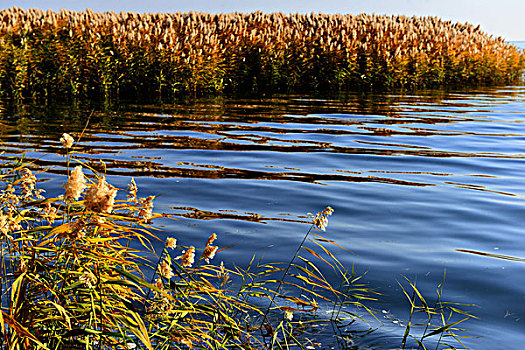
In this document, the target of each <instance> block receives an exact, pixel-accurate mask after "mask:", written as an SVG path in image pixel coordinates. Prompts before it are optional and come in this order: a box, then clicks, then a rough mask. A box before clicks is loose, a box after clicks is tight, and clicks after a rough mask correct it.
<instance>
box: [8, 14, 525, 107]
mask: <svg viewBox="0 0 525 350" xmlns="http://www.w3.org/2000/svg"><path fill="white" fill-rule="evenodd" d="M523 66H524V54H523V51H521V50H519V49H518V48H516V47H515V46H513V45H511V44H509V43H507V42H505V41H504V40H503V39H502V38H501V37H493V36H491V35H488V34H486V33H484V32H482V31H481V30H480V28H479V26H477V27H476V26H474V25H471V24H468V23H465V24H461V23H453V22H450V21H443V20H441V19H439V18H436V17H405V16H386V15H374V14H372V15H366V14H360V15H342V14H336V15H324V14H313V13H312V14H291V15H285V14H282V13H271V14H264V13H261V12H254V13H249V14H242V13H232V14H209V13H196V12H190V13H147V14H140V13H131V12H127V13H124V12H121V13H119V14H117V13H113V12H104V13H95V12H93V11H91V10H86V11H82V12H75V11H67V10H61V11H60V12H53V11H50V10H47V11H43V10H38V9H30V10H22V9H19V8H10V9H5V10H2V11H0V93H2V94H3V95H7V96H12V97H15V98H22V97H29V96H49V95H60V96H64V95H66V96H73V97H74V96H95V97H100V96H102V97H116V96H139V97H141V96H146V97H159V98H166V97H170V96H176V95H179V94H185V93H193V94H202V93H212V94H218V93H224V92H246V91H255V92H274V91H312V90H324V89H329V90H336V89H355V88H358V89H370V88H375V89H382V88H398V87H400V88H405V87H406V88H424V87H435V86H450V85H474V84H507V83H510V82H513V81H516V80H517V79H519V78H520V74H521V71H522V68H523Z"/></svg>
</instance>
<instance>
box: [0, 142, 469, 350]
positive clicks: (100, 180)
mask: <svg viewBox="0 0 525 350" xmlns="http://www.w3.org/2000/svg"><path fill="white" fill-rule="evenodd" d="M81 136H82V134H81V135H80V137H81ZM80 137H79V138H80ZM60 142H61V143H62V145H63V147H59V143H58V141H55V143H56V145H57V152H58V153H60V154H62V155H63V156H64V157H65V158H66V159H67V163H68V173H67V177H65V178H64V180H65V181H64V184H63V188H64V190H63V192H62V194H61V195H60V196H58V197H56V198H50V197H46V196H45V195H44V194H45V191H44V190H42V189H39V188H38V186H37V184H38V180H37V177H36V175H38V173H37V174H34V173H33V171H35V170H36V171H38V172H44V171H45V169H38V168H37V167H36V166H35V165H34V164H30V163H24V162H23V161H22V160H21V159H18V160H15V161H13V163H11V164H9V166H8V164H3V166H2V169H1V172H0V238H1V239H0V245H1V253H2V256H1V263H0V288H1V290H2V295H1V298H0V303H1V304H0V348H1V349H12V350H22V349H23V350H26V349H42V350H59V349H86V350H89V349H144V350H145V349H148V350H153V349H155V350H171V349H191V348H195V349H247V350H250V349H252V350H256V349H261V350H264V349H302V350H314V349H320V348H325V347H326V346H331V347H332V348H336V347H337V348H338V349H350V348H352V349H353V348H354V346H353V343H354V338H356V337H358V336H359V332H360V331H359V330H355V329H354V327H355V328H357V329H359V326H358V324H359V321H362V324H366V320H365V319H363V317H361V316H360V315H359V314H361V315H363V314H366V313H367V312H368V313H369V315H370V318H371V317H374V318H376V317H377V316H375V315H374V313H373V311H371V310H370V309H369V308H368V306H367V305H366V304H368V303H369V302H372V301H374V300H376V297H377V296H378V293H377V292H375V291H373V290H372V289H371V288H370V287H368V286H367V285H366V284H365V283H364V282H362V277H363V276H361V275H358V274H357V272H356V269H355V268H354V267H353V266H352V268H351V269H348V268H346V267H345V266H343V264H341V263H340V262H339V260H338V259H337V257H336V256H335V255H334V254H333V253H332V252H331V251H330V249H329V248H330V247H333V248H334V249H336V248H337V249H338V250H339V251H340V250H341V248H342V247H340V246H339V245H337V243H335V242H333V241H332V240H330V239H327V238H325V237H323V235H324V231H325V230H326V227H327V225H328V218H329V216H330V215H332V213H333V211H334V210H333V209H332V208H331V207H326V209H324V210H322V211H321V212H319V213H317V214H316V215H313V214H310V216H311V223H310V227H309V229H308V230H307V232H306V234H305V235H304V238H303V240H302V242H300V243H299V244H298V248H297V250H296V252H295V254H294V255H293V256H289V257H287V259H289V261H281V262H271V263H263V262H262V260H257V259H256V258H255V256H254V257H253V258H252V260H251V262H250V263H249V264H248V266H247V267H239V266H236V265H235V264H234V263H232V262H226V264H223V262H222V261H221V262H220V263H219V262H218V261H219V258H220V254H221V251H222V250H224V249H225V248H222V249H221V248H220V246H219V245H216V244H217V242H220V239H221V238H220V235H217V234H215V233H212V234H211V235H210V236H209V238H208V240H207V241H206V243H205V244H196V242H180V241H178V240H177V239H176V234H173V233H168V234H166V233H163V235H164V236H166V238H163V239H160V238H159V237H158V236H157V235H159V236H160V235H161V230H160V229H158V228H157V227H156V226H155V224H154V222H155V220H156V219H159V218H161V217H162V218H169V215H167V214H157V213H154V212H153V203H154V200H155V196H148V197H145V198H141V197H140V196H139V188H138V187H137V184H136V183H135V181H134V180H133V178H132V179H131V181H130V184H129V186H128V188H127V190H123V189H118V188H115V187H114V186H112V185H111V184H109V183H108V182H107V181H106V177H105V174H104V173H103V172H102V173H101V172H97V171H96V170H94V169H93V168H92V167H90V166H89V165H87V164H85V163H83V162H82V160H81V159H78V158H76V157H75V152H76V151H77V147H76V145H77V143H75V139H74V138H73V137H72V136H70V135H69V134H63V136H62V138H61V139H60ZM30 168H31V169H33V170H30ZM84 172H86V174H85V173H84ZM122 192H125V194H123V193H122ZM119 193H120V195H119ZM159 241H160V246H161V247H160V249H159V248H157V252H156V251H155V246H157V247H158V246H159ZM155 242H156V243H157V244H154V243H155ZM190 244H194V245H190ZM343 250H345V249H343ZM156 253H160V254H156ZM325 275H330V276H331V278H330V279H327V278H325ZM334 277H335V279H336V281H335V283H334V282H333V281H331V280H332V279H333V278H334ZM443 283H444V278H443V281H442V282H441V283H440V284H439V286H438V288H437V290H436V293H437V298H434V299H432V300H430V299H425V298H424V297H423V296H422V294H421V293H420V292H419V291H418V289H417V288H416V285H415V283H413V282H411V281H410V280H408V279H406V278H405V281H403V283H399V286H400V288H401V289H402V292H403V293H404V294H405V295H406V297H407V300H408V306H409V311H408V312H407V321H406V326H405V329H404V333H403V335H399V342H400V344H401V349H404V348H405V346H406V347H408V348H410V347H412V348H415V346H416V345H418V346H419V347H421V348H423V349H424V348H425V345H427V346H434V345H435V346H436V349H437V348H443V347H451V346H452V347H453V348H455V347H454V346H453V345H450V344H458V345H461V347H462V348H464V346H463V345H462V343H461V338H463V335H462V333H463V331H464V330H463V329H462V328H460V327H461V324H462V323H463V322H464V321H466V320H468V319H470V318H472V317H473V316H471V315H469V314H467V313H465V312H464V311H461V310H460V308H459V306H458V305H457V304H454V303H450V302H447V301H446V300H444V299H443V298H442V293H443ZM463 306H465V305H463ZM358 310H361V312H360V311H358ZM356 321H357V323H355V322H356ZM378 321H379V320H378ZM369 327H370V329H368V330H365V331H363V332H362V333H363V336H366V335H367V334H369V333H371V332H373V331H374V330H373V329H372V326H369ZM361 328H362V327H361ZM323 329H327V330H328V331H327V332H328V333H330V334H328V335H327V336H326V337H324V338H323V333H322V330H323ZM349 344H350V345H349ZM423 344H425V345H423Z"/></svg>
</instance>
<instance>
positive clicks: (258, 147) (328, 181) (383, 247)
mask: <svg viewBox="0 0 525 350" xmlns="http://www.w3.org/2000/svg"><path fill="white" fill-rule="evenodd" d="M524 98H525V89H524V88H522V87H509V88H505V89H493V90H480V91H474V92H469V93H465V92H444V91H440V92H426V93H420V94H417V95H415V94H414V95H394V94H390V95H380V94H377V95H374V94H348V95H342V96H337V97H326V98H324V99H320V98H310V97H305V96H288V95H283V96H277V97H273V98H262V99H225V98H224V99H223V98H221V99H202V100H198V101H192V102H190V103H188V102H186V103H180V104H172V105H161V106H159V105H133V104H122V105H119V106H113V107H111V108H106V109H105V110H104V109H98V108H95V109H93V108H91V107H86V106H82V105H73V106H71V105H58V104H57V105H48V106H36V105H25V106H16V107H14V106H10V105H9V104H7V103H4V104H3V105H2V106H1V123H2V126H1V127H0V133H1V134H0V139H1V148H2V150H3V151H4V153H3V154H1V155H0V158H1V159H3V160H6V159H8V158H9V157H12V156H20V155H21V154H25V155H24V157H25V160H26V161H29V162H33V164H34V166H35V167H38V168H40V169H48V168H49V170H48V171H47V172H46V173H42V174H40V175H39V180H40V181H41V182H42V186H43V187H44V188H46V190H47V191H48V192H50V194H55V193H56V194H60V193H61V191H62V189H61V185H62V182H63V181H64V177H63V176H62V175H64V174H65V173H66V158H65V157H64V154H63V152H64V150H63V149H62V148H61V147H60V142H59V139H60V136H61V134H62V133H63V132H70V133H72V134H73V135H74V136H75V137H78V135H80V133H81V132H82V130H83V128H84V126H85V122H86V120H87V118H88V116H90V115H91V114H92V116H91V118H90V123H89V125H88V127H87V129H86V131H85V132H84V134H83V135H82V138H81V140H80V142H79V143H78V145H77V147H78V148H77V151H78V152H79V154H78V156H77V158H79V159H83V160H84V161H85V162H86V163H87V164H89V165H90V166H91V167H93V168H94V169H97V170H99V171H102V170H104V169H105V172H106V173H107V174H108V179H110V182H111V183H112V184H115V185H117V186H119V187H120V188H123V189H125V188H126V186H127V183H129V180H130V177H134V178H135V180H136V181H137V183H138V185H139V190H142V191H144V194H146V193H147V194H156V195H158V198H157V200H156V202H155V208H156V210H159V211H168V212H171V213H173V214H174V215H176V216H178V217H179V218H180V221H177V222H173V221H161V222H160V224H161V225H163V226H164V228H165V229H166V230H167V231H168V232H169V233H175V234H176V236H177V237H179V238H181V239H184V240H185V241H191V240H192V239H195V240H203V239H204V240H205V239H206V237H207V236H208V235H209V234H210V233H211V232H217V233H219V234H220V236H221V240H222V243H223V244H224V245H225V246H229V249H227V250H225V251H224V252H222V253H221V254H220V257H219V258H220V259H224V260H225V263H226V262H228V261H230V262H235V263H238V264H239V265H242V264H243V262H246V261H248V260H250V259H251V257H252V253H255V254H258V255H259V256H262V255H263V253H264V259H268V260H272V261H276V260H277V261H279V260H283V257H287V256H288V255H289V252H290V251H291V250H292V249H294V248H295V247H296V246H297V243H298V240H299V239H300V237H301V235H302V233H303V232H304V229H303V228H304V223H305V222H306V221H307V220H308V218H307V216H306V213H307V212H315V211H317V210H319V209H322V208H323V207H324V206H325V205H331V206H333V207H334V208H335V210H336V212H335V214H334V216H333V217H332V218H331V221H330V226H329V228H328V237H329V238H330V239H334V240H335V241H337V243H338V244H340V245H342V246H344V247H345V248H347V249H349V250H351V251H352V252H353V255H352V254H346V253H345V252H344V251H341V259H342V260H343V261H344V262H345V263H346V264H347V265H348V266H351V265H352V264H353V263H355V265H356V266H357V267H358V269H359V270H360V271H362V272H364V271H366V270H369V272H368V274H367V280H368V282H369V283H370V284H371V285H372V286H374V287H377V289H378V290H379V291H380V292H382V293H383V297H382V298H381V301H380V302H379V303H376V304H373V305H371V306H372V308H374V309H376V310H377V311H378V312H379V315H380V316H381V317H382V316H384V315H385V316H388V317H386V318H384V319H383V321H384V322H383V323H384V325H383V326H382V327H381V328H380V329H379V330H378V331H377V332H374V333H372V334H370V335H368V336H366V337H363V338H362V339H361V338H357V339H356V342H357V345H359V346H361V347H363V348H365V347H367V346H368V347H373V348H389V347H392V344H394V346H396V344H397V346H398V345H399V341H398V340H399V339H400V338H401V337H402V329H400V327H399V323H393V322H392V320H403V318H404V317H405V316H406V314H407V306H406V301H405V300H404V296H403V295H402V293H401V292H400V290H399V289H398V287H397V283H396V280H397V279H399V278H400V275H401V274H404V275H407V276H408V277H412V278H416V277H417V280H418V288H420V290H422V291H424V292H426V293H427V294H428V295H430V296H431V295H433V292H434V289H435V287H436V286H437V284H438V283H440V282H441V278H442V274H443V270H444V269H445V268H446V269H447V282H446V286H445V298H447V297H449V298H450V299H451V300H454V301H459V302H462V301H463V302H468V303H474V304H477V305H478V306H479V308H476V310H475V311H473V312H474V313H475V314H476V315H477V316H480V317H481V319H482V320H481V321H474V322H472V323H471V324H468V325H465V326H466V327H467V328H469V329H471V331H472V333H471V334H472V335H482V336H483V337H482V338H480V339H471V340H467V341H466V342H465V343H466V345H468V346H469V347H470V348H474V349H482V348H484V349H489V348H502V347H503V348H516V347H517V344H518V343H520V344H521V342H522V341H523V340H524V338H523V334H525V333H524V332H523V326H522V325H521V323H520V319H525V306H524V305H522V304H523V302H522V301H523V295H525V287H524V286H525V277H522V276H523V274H522V273H521V270H520V269H522V268H523V265H522V264H521V263H520V262H517V261H513V260H512V259H496V258H493V257H494V256H496V257H497V256H515V257H520V256H525V252H524V249H523V248H521V247H522V244H521V238H522V235H523V232H525V231H524V230H523V229H524V228H525V227H524V225H523V223H522V221H523V220H522V217H523V200H524V192H525V191H524V189H525V181H524V180H523V175H522V174H523V173H524V171H525V166H524V165H523V159H524V158H525V152H524V147H523V146H524V140H525V124H524V122H525V119H524V117H523V116H524V112H525V102H524ZM101 161H102V162H103V163H102V162H101ZM457 250H460V251H457ZM465 251H466V252H478V253H480V252H481V254H477V253H473V254H465ZM327 274H329V271H327ZM496 295H497V296H498V297H497V298H495V296H496ZM381 310H385V311H388V313H382V312H381ZM505 315H511V316H505ZM502 333H503V334H505V336H504V337H502V336H501V334H502Z"/></svg>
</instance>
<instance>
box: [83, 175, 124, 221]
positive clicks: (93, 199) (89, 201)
mask: <svg viewBox="0 0 525 350" xmlns="http://www.w3.org/2000/svg"><path fill="white" fill-rule="evenodd" d="M116 195H117V190H116V189H115V188H114V187H113V186H111V185H109V184H108V183H107V182H106V178H105V177H104V176H102V177H101V178H99V179H98V181H97V184H96V185H95V186H92V187H90V188H88V190H87V191H86V195H85V196H84V205H85V207H86V209H88V210H91V211H94V212H97V213H111V211H112V210H113V204H114V203H115V197H116Z"/></svg>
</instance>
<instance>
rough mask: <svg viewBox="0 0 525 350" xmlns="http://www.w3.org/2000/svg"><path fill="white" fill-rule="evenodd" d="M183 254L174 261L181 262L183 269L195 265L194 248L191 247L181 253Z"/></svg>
mask: <svg viewBox="0 0 525 350" xmlns="http://www.w3.org/2000/svg"><path fill="white" fill-rule="evenodd" d="M183 253H184V254H182V255H179V256H178V257H176V258H175V260H179V259H180V260H181V264H182V266H184V267H191V265H193V263H195V247H193V246H191V247H189V248H188V250H186V251H185V252H183Z"/></svg>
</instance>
